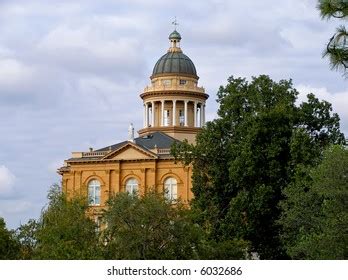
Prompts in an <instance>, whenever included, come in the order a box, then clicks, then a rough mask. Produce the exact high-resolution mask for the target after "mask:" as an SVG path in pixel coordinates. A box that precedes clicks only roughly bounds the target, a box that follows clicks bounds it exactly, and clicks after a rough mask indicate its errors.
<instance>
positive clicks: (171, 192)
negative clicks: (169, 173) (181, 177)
mask: <svg viewBox="0 0 348 280" xmlns="http://www.w3.org/2000/svg"><path fill="white" fill-rule="evenodd" d="M164 191H165V197H166V198H167V199H170V200H174V199H177V183H176V179H174V178H172V177H170V178H168V179H166V180H165V182H164Z"/></svg>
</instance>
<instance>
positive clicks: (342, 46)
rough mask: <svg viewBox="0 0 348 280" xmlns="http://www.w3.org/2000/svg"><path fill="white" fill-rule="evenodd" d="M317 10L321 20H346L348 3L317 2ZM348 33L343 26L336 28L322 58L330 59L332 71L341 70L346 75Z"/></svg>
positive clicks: (329, 0) (335, 0)
mask: <svg viewBox="0 0 348 280" xmlns="http://www.w3.org/2000/svg"><path fill="white" fill-rule="evenodd" d="M318 9H319V10H320V13H321V16H322V17H323V18H327V19H330V18H332V17H333V18H339V19H346V18H347V16H348V1H346V0H319V4H318ZM347 39H348V33H347V30H346V28H345V26H344V25H341V26H340V27H338V28H337V30H336V33H335V34H334V35H333V36H332V37H331V38H330V40H329V42H328V44H327V46H326V50H325V51H324V57H325V56H327V57H329V59H330V64H331V68H332V69H336V70H342V71H343V73H344V74H345V75H346V74H347V68H348V42H347Z"/></svg>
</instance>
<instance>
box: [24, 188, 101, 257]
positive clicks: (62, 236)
mask: <svg viewBox="0 0 348 280" xmlns="http://www.w3.org/2000/svg"><path fill="white" fill-rule="evenodd" d="M48 199H49V203H48V206H47V207H46V208H45V209H44V210H43V211H42V213H41V217H40V219H39V220H37V221H35V220H30V221H29V222H28V223H27V224H25V225H22V226H21V227H20V228H19V229H18V230H17V239H18V240H19V242H20V243H21V256H20V258H22V259H56V260H61V259H98V258H100V257H101V254H100V247H99V244H98V233H97V231H96V224H95V222H94V221H92V220H91V219H90V218H89V217H88V216H87V203H86V200H85V199H83V198H79V197H74V198H72V199H67V197H66V195H65V194H63V193H62V192H61V190H60V188H59V186H57V185H54V186H53V187H52V188H51V189H50V191H49V194H48Z"/></svg>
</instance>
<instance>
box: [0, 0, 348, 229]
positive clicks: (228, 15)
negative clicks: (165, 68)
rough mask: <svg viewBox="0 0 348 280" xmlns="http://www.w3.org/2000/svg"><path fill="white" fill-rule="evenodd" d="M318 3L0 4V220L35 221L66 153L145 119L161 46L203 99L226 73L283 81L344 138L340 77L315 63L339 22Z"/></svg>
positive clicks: (17, 0)
mask: <svg viewBox="0 0 348 280" xmlns="http://www.w3.org/2000/svg"><path fill="white" fill-rule="evenodd" d="M316 3H317V1H316V0H282V1H279V0H264V1H256V0H244V1H237V0H208V1H198V0H191V1H187V0H186V1H163V0H146V1H145V0H134V1H132V0H118V1H111V0H101V1H97V0H93V1H92V0H83V1H82V0H69V1H66V0H59V1H58V0H50V1H44V0H42V1H35V0H23V1H21V0H11V1H10V0H9V1H7V0H0V34H1V35H0V135H1V137H0V216H2V217H4V218H5V220H6V222H7V224H8V226H9V227H11V228H16V227H18V226H19V224H20V223H25V222H26V221H27V220H28V219H29V218H37V217H38V216H39V213H40V211H41V209H42V207H43V206H44V205H45V203H46V194H47V190H48V188H49V186H50V185H51V184H52V183H55V182H59V181H60V178H59V176H58V175H57V174H56V169H57V168H58V167H59V166H61V165H62V164H63V160H64V159H66V158H68V157H69V156H70V153H71V152H72V151H86V150H88V148H89V147H94V148H101V147H103V146H107V145H110V144H113V143H117V142H119V141H122V140H124V139H126V137H127V128H128V125H129V123H130V122H133V123H134V124H135V127H136V129H140V128H141V124H142V115H143V114H142V102H141V99H140V98H139V94H140V93H141V91H142V89H143V88H144V87H145V86H146V85H147V84H148V83H149V76H150V74H151V71H152V68H153V66H154V64H155V62H156V61H157V59H158V58H159V57H160V56H161V55H162V54H164V53H165V52H166V50H167V49H168V46H169V43H168V39H167V38H168V34H169V33H170V32H171V31H172V30H173V26H172V25H171V22H172V20H173V18H174V16H176V17H177V19H178V22H179V26H178V31H179V32H180V33H181V35H182V37H183V40H182V44H181V46H182V48H183V50H184V52H185V54H187V55H188V56H189V57H190V58H191V59H192V60H193V62H194V63H195V65H196V68H197V71H198V75H199V76H200V84H201V85H202V86H204V87H205V88H206V91H207V92H208V93H209V94H210V96H211V97H210V99H209V102H208V107H207V120H211V119H213V118H214V116H215V112H216V109H217V105H216V103H215V95H216V92H217V89H218V87H219V85H222V84H225V83H226V79H227V78H228V77H229V76H231V75H234V76H242V77H247V78H250V77H251V76H256V75H259V74H268V75H270V76H271V77H272V78H273V79H275V80H279V79H284V78H285V79H289V78H292V79H293V82H294V85H295V86H296V87H297V88H298V89H299V90H300V92H301V97H300V98H303V97H302V96H304V95H305V94H307V93H309V92H313V93H315V94H316V95H317V96H318V97H319V98H323V99H326V100H328V101H330V102H331V103H332V104H333V107H334V111H336V112H338V113H339V114H340V117H341V119H342V122H341V126H342V130H343V131H344V132H345V133H346V134H348V110H347V109H345V108H348V88H347V80H344V79H343V78H342V76H341V74H340V73H337V72H333V71H330V69H329V66H328V62H327V61H326V60H325V59H322V58H321V55H322V50H323V48H324V47H325V44H326V42H327V40H328V39H329V38H330V36H331V35H332V33H333V32H334V30H335V28H336V26H338V25H339V24H340V22H339V21H338V20H332V21H329V22H328V21H322V20H321V19H320V16H319V13H318V11H317V10H316V8H315V7H316Z"/></svg>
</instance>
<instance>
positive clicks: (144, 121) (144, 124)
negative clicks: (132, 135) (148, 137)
mask: <svg viewBox="0 0 348 280" xmlns="http://www.w3.org/2000/svg"><path fill="white" fill-rule="evenodd" d="M143 118H144V119H143V127H144V128H145V127H146V106H145V103H144V116H143Z"/></svg>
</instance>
